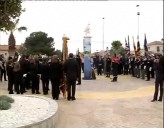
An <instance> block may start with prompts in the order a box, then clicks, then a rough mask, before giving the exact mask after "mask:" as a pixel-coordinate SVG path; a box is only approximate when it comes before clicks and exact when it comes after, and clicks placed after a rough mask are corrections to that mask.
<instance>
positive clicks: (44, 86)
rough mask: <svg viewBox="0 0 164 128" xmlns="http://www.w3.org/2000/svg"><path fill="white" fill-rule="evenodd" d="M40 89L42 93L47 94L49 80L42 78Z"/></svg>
mask: <svg viewBox="0 0 164 128" xmlns="http://www.w3.org/2000/svg"><path fill="white" fill-rule="evenodd" d="M42 88H43V93H44V94H45V93H48V89H49V79H48V78H42Z"/></svg>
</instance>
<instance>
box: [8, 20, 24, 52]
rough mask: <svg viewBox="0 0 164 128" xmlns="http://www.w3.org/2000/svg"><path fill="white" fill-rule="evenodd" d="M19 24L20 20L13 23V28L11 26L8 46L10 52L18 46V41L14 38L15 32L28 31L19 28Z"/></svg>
mask: <svg viewBox="0 0 164 128" xmlns="http://www.w3.org/2000/svg"><path fill="white" fill-rule="evenodd" d="M18 22H19V19H18V20H17V21H16V23H13V24H12V25H11V26H10V35H9V40H8V45H9V50H15V49H16V48H15V45H16V41H15V37H14V34H13V32H14V31H16V30H18V31H19V32H21V31H23V30H26V31H27V28H26V27H24V26H22V27H17V25H18Z"/></svg>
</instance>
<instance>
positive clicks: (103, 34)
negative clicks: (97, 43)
mask: <svg viewBox="0 0 164 128" xmlns="http://www.w3.org/2000/svg"><path fill="white" fill-rule="evenodd" d="M102 19H103V26H102V50H104V19H105V18H104V17H103V18H102Z"/></svg>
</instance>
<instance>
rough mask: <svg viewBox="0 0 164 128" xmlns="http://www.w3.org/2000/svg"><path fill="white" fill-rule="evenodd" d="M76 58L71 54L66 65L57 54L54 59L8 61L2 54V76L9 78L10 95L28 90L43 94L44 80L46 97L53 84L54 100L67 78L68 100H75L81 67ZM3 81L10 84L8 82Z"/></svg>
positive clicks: (0, 68) (33, 58) (12, 58)
mask: <svg viewBox="0 0 164 128" xmlns="http://www.w3.org/2000/svg"><path fill="white" fill-rule="evenodd" d="M73 57H74V56H73V54H72V53H70V54H69V58H68V59H67V60H66V61H65V62H64V63H63V62H62V61H60V60H59V58H58V56H57V55H53V56H51V57H39V56H38V55H30V56H25V55H22V56H21V57H20V59H19V58H18V56H14V57H9V58H8V60H5V58H4V57H3V55H2V56H0V76H1V78H2V77H3V76H4V78H6V74H7V78H8V91H9V94H14V93H16V94H23V93H25V92H26V91H27V90H29V89H31V93H32V94H40V91H39V90H40V81H41V82H42V90H43V94H44V95H47V94H48V92H49V90H50V88H49V82H51V85H52V86H51V90H52V98H53V99H55V100H58V99H59V94H60V90H59V86H60V84H61V81H63V79H64V75H65V76H66V78H67V92H68V96H67V99H68V100H75V99H76V98H75V85H76V81H77V79H78V78H79V74H80V71H79V67H80V66H79V63H78V56H77V57H76V59H74V58H73ZM4 70H5V71H4ZM4 72H6V74H5V73H4ZM2 80H3V79H1V81H2ZM4 80H6V81H7V79H4ZM78 82H79V80H78Z"/></svg>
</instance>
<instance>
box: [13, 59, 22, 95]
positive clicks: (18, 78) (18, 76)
mask: <svg viewBox="0 0 164 128" xmlns="http://www.w3.org/2000/svg"><path fill="white" fill-rule="evenodd" d="M13 74H14V86H15V91H16V93H17V94H20V93H21V94H23V93H24V88H23V84H22V78H23V73H22V70H21V66H20V63H19V62H15V64H14V68H13Z"/></svg>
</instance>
